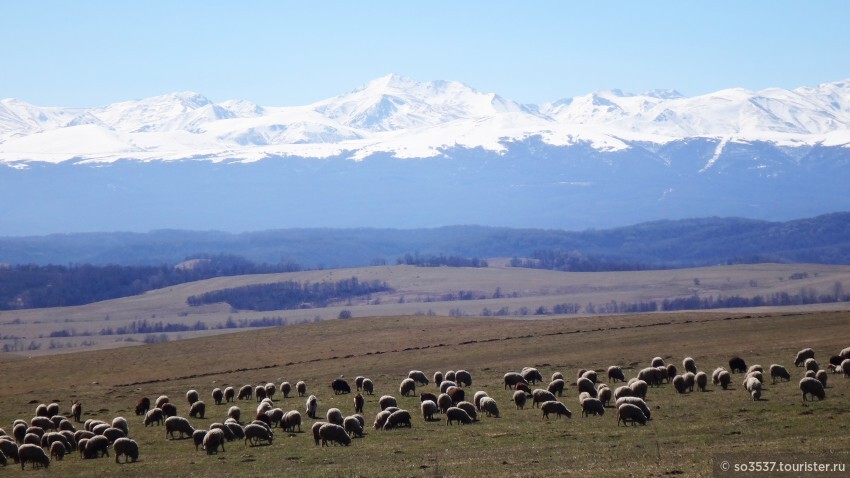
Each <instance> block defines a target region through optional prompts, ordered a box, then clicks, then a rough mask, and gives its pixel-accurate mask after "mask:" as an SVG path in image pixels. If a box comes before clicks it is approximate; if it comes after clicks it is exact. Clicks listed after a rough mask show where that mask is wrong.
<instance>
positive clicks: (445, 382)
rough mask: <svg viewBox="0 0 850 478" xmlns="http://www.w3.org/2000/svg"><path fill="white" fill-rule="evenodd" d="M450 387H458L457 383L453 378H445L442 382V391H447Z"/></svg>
mask: <svg viewBox="0 0 850 478" xmlns="http://www.w3.org/2000/svg"><path fill="white" fill-rule="evenodd" d="M449 387H457V384H456V383H455V382H453V381H451V380H443V383H441V384H440V393H446V390H448V389H449Z"/></svg>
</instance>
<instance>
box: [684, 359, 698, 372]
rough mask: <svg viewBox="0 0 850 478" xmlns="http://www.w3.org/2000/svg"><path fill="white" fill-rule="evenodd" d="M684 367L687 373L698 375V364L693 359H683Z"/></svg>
mask: <svg viewBox="0 0 850 478" xmlns="http://www.w3.org/2000/svg"><path fill="white" fill-rule="evenodd" d="M682 367H683V368H684V369H685V372H691V373H692V374H694V375H696V373H697V362H696V360H694V359H693V358H692V357H685V358H684V359H682Z"/></svg>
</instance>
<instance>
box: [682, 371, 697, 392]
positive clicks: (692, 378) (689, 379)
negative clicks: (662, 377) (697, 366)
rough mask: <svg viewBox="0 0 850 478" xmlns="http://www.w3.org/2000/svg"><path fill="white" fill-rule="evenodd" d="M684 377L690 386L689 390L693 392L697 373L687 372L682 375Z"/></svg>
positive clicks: (686, 384)
mask: <svg viewBox="0 0 850 478" xmlns="http://www.w3.org/2000/svg"><path fill="white" fill-rule="evenodd" d="M682 378H684V379H685V386H687V387H688V391H689V392H693V391H694V384H695V383H696V375H694V374H693V373H691V372H686V373H685V374H684V375H682Z"/></svg>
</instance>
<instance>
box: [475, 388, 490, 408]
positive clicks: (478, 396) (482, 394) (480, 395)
mask: <svg viewBox="0 0 850 478" xmlns="http://www.w3.org/2000/svg"><path fill="white" fill-rule="evenodd" d="M484 397H489V395H487V392H485V391H483V390H479V391H477V392H475V395H473V396H472V403H474V404H475V408H476V409H477V410H478V411H479V412H480V411H481V399H482V398H484Z"/></svg>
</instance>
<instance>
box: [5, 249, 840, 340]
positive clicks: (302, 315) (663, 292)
mask: <svg viewBox="0 0 850 478" xmlns="http://www.w3.org/2000/svg"><path fill="white" fill-rule="evenodd" d="M492 262H493V266H492V267H488V268H479V269H475V268H448V267H437V268H427V267H413V266H380V267H365V268H359V269H341V270H323V271H322V270H320V271H304V272H297V273H288V274H267V275H249V276H237V277H221V278H216V279H210V280H205V281H199V282H193V283H188V284H182V285H179V286H174V287H168V288H165V289H160V290H155V291H151V292H148V293H146V294H144V295H140V296H133V297H127V298H123V299H116V300H110V301H104V302H98V303H94V304H89V305H84V306H79V307H59V308H52V309H30V310H13V311H3V312H0V330H1V332H0V347H12V346H13V345H17V347H18V348H17V350H16V351H15V352H16V353H21V354H22V355H25V356H33V355H43V354H52V353H62V352H68V351H76V350H79V349H81V348H88V349H102V348H115V347H124V346H128V345H138V344H140V343H143V341H144V340H145V338H146V334H128V335H100V331H101V330H103V329H110V328H111V329H117V328H119V327H124V326H127V325H128V324H130V323H131V322H134V321H136V322H139V321H143V320H145V321H148V322H149V323H156V322H162V323H164V324H169V323H172V324H186V325H192V324H195V323H197V322H201V323H203V324H205V325H206V326H207V327H209V328H210V329H211V330H206V331H184V332H176V333H169V334H167V337H168V339H170V340H175V339H179V338H193V337H200V336H208V335H215V334H221V333H227V332H232V331H233V329H224V330H215V329H214V328H215V327H216V326H217V325H220V324H224V323H225V322H226V321H227V320H228V319H232V320H234V321H241V320H244V321H249V320H257V319H261V318H264V317H266V318H280V319H282V320H285V321H286V322H287V323H288V324H298V323H304V322H312V321H314V320H326V319H335V318H337V317H338V316H339V314H340V312H341V311H342V310H348V311H350V312H351V314H352V315H353V316H354V317H375V316H405V315H406V316H412V315H432V314H433V315H438V316H449V315H466V316H480V315H482V312H483V310H484V309H488V310H490V311H493V312H495V311H498V310H500V309H507V310H509V311H510V312H511V313H512V314H513V313H515V312H516V311H519V310H521V309H523V308H525V309H526V310H527V311H528V313H529V314H530V315H523V316H516V318H539V316H535V315H533V314H534V311H535V310H536V309H537V308H538V307H541V306H542V307H545V308H546V309H547V310H550V311H551V310H552V309H553V307H554V306H555V305H557V304H564V303H575V304H579V305H580V306H582V307H585V306H586V305H587V304H589V303H593V304H596V305H597V307H598V306H599V305H602V304H607V303H610V302H612V301H614V302H624V303H638V302H641V301H653V300H654V301H659V302H660V301H662V300H663V299H667V298H676V297H690V296H693V295H694V294H697V295H699V296H700V297H708V296H714V297H717V296H719V295H723V296H726V297H729V296H735V295H738V296H742V297H753V296H758V295H760V296H769V295H771V294H774V293H780V292H787V293H789V294H792V295H793V294H797V293H799V292H800V291H801V290H802V289H807V290H813V291H815V292H816V293H817V294H829V293H832V291H833V288H834V286H835V284H836V283H842V284H846V287H844V288H845V289H846V290H850V267H848V266H828V265H816V264H755V265H737V266H719V267H707V268H699V269H677V270H661V271H637V272H604V273H566V272H556V271H545V270H531V269H520V268H510V267H502V266H499V265H498V264H500V262H499V261H497V260H493V261H492ZM502 262H504V261H502ZM353 276H356V277H358V278H359V279H360V280H362V281H367V280H368V281H371V280H381V281H385V282H387V284H388V285H389V286H390V287H392V288H393V289H394V290H393V291H392V292H387V293H380V294H374V295H372V296H371V297H369V298H368V299H366V298H364V299H360V300H353V301H351V302H347V301H346V302H343V303H336V304H332V305H331V306H329V307H325V308H312V309H300V310H279V311H264V312H254V311H245V310H232V309H231V308H230V306H228V305H227V304H225V303H220V304H211V305H206V306H202V307H190V306H189V305H187V303H186V299H187V298H188V297H189V296H191V295H197V294H201V293H203V292H208V291H211V290H218V289H223V288H232V287H239V286H244V285H250V284H262V283H271V282H280V281H290V280H292V281H299V282H302V283H303V282H308V281H309V282H312V283H316V282H322V281H338V280H341V279H347V278H350V277H353ZM794 277H796V278H797V279H794ZM496 290H499V291H500V294H501V297H498V298H494V297H493V296H494V294H495V292H496ZM460 291H467V292H471V293H472V294H473V295H474V296H476V297H484V298H481V299H476V300H445V296H446V295H448V294H455V295H457V294H458V293H459V292H460ZM837 306H838V307H842V308H843V307H846V305H844V304H838V305H837ZM830 307H835V305H834V304H832V305H830V304H827V305H822V306H817V308H821V309H824V308H830ZM762 312H763V311H760V312H758V313H762ZM582 313H586V312H585V311H582ZM51 334H53V335H54V336H55V335H57V334H58V336H56V337H51ZM65 335H68V336H65ZM30 344H36V345H37V346H40V348H38V349H37V350H30V349H29V346H30ZM51 344H52V346H51Z"/></svg>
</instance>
